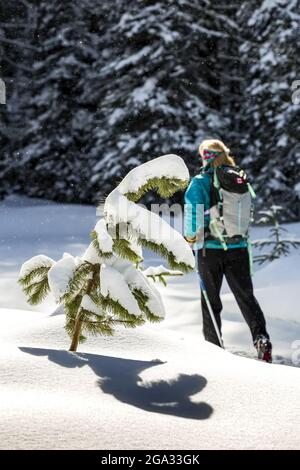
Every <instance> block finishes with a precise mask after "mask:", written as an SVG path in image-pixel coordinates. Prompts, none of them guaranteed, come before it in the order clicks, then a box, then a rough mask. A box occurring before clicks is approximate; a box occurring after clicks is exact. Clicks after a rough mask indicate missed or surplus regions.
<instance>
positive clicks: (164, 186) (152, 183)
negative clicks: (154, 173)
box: [125, 177, 189, 202]
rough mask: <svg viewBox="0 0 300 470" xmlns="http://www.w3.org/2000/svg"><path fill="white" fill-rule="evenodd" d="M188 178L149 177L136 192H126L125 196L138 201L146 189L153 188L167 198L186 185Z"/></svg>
mask: <svg viewBox="0 0 300 470" xmlns="http://www.w3.org/2000/svg"><path fill="white" fill-rule="evenodd" d="M188 183H189V181H188V180H186V181H185V180H180V179H179V178H167V177H160V178H158V177H156V178H151V179H149V180H148V181H147V183H146V184H144V185H143V186H141V187H140V188H139V190H138V191H136V192H128V193H126V194H125V196H126V197H127V198H128V199H129V200H130V201H133V202H137V201H139V200H140V199H141V198H142V196H144V194H146V193H147V192H148V191H152V190H155V191H156V192H157V193H158V194H159V195H160V196H161V197H163V198H168V197H171V196H173V194H174V193H176V192H177V191H180V190H183V189H185V188H186V187H187V185H188Z"/></svg>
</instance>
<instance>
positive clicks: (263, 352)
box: [254, 335, 272, 362]
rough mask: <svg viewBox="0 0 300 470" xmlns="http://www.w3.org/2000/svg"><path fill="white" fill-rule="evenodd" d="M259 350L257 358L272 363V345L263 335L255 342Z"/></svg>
mask: <svg viewBox="0 0 300 470" xmlns="http://www.w3.org/2000/svg"><path fill="white" fill-rule="evenodd" d="M254 346H255V348H256V350H257V357H258V359H259V360H260V361H265V362H272V343H271V341H270V340H269V339H268V338H266V337H265V336H263V335H260V336H258V337H257V338H256V340H255V341H254Z"/></svg>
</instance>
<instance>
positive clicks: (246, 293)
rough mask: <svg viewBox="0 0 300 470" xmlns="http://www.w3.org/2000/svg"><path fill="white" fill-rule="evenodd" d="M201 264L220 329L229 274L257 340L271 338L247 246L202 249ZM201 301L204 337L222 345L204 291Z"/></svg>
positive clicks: (233, 290) (203, 279)
mask: <svg viewBox="0 0 300 470" xmlns="http://www.w3.org/2000/svg"><path fill="white" fill-rule="evenodd" d="M198 268H199V273H200V276H201V278H202V281H203V283H204V286H205V289H206V292H207V295H208V298H209V301H210V304H211V307H212V310H213V312H214V315H215V319H216V321H217V324H218V326H219V329H220V331H221V315H220V314H221V310H222V302H221V298H220V290H221V285H222V280H223V275H224V274H225V277H226V280H227V282H228V285H229V287H230V289H231V290H232V293H233V295H234V297H235V299H236V301H237V303H238V306H239V307H240V310H241V312H242V314H243V316H244V318H245V321H246V322H247V325H248V326H249V328H250V331H251V334H252V339H253V341H255V339H256V337H257V336H258V335H264V336H266V337H267V338H269V335H268V333H267V331H266V321H265V318H264V314H263V312H262V310H261V308H260V306H259V304H258V302H257V300H256V298H255V297H254V293H253V284H252V279H251V275H250V266H249V255H248V250H247V248H232V249H228V250H227V251H224V250H222V249H213V248H207V249H206V250H205V251H204V250H200V251H199V256H198ZM201 305H202V315H203V334H204V337H205V339H206V340H207V341H210V342H211V343H214V344H217V345H218V346H220V344H219V341H218V337H217V334H216V332H215V329H214V326H213V323H212V320H211V317H210V314H209V310H208V307H207V305H206V301H205V298H204V296H203V293H202V292H201Z"/></svg>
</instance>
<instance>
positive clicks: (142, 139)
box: [86, 0, 237, 195]
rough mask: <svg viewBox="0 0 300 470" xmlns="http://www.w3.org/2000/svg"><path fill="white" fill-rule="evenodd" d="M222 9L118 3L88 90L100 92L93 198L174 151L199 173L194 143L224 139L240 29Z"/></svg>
mask: <svg viewBox="0 0 300 470" xmlns="http://www.w3.org/2000/svg"><path fill="white" fill-rule="evenodd" d="M221 3H222V2H218V4H214V2H210V1H207V0H201V1H197V2H195V1H194V0H181V1H180V2H178V1H173V0H171V1H168V2H163V1H161V0H139V1H136V0H131V1H126V2H120V3H119V10H118V11H115V12H114V15H112V22H111V26H110V28H108V30H107V32H106V34H105V35H104V37H103V48H102V54H101V56H100V57H99V60H98V62H97V65H96V69H97V71H98V73H99V74H98V75H97V76H96V77H95V80H94V82H92V83H91V86H90V87H87V88H86V93H90V92H91V90H93V91H92V93H93V94H95V92H96V90H99V91H100V95H99V96H100V98H99V107H98V109H97V121H98V128H96V129H94V132H93V139H92V142H93V143H94V146H93V148H92V149H91V157H92V158H93V160H94V162H95V165H94V167H93V179H92V183H93V185H92V186H91V190H92V193H91V194H92V195H93V194H95V193H97V189H98V190H99V189H100V190H103V189H104V190H105V191H107V190H108V189H109V188H110V185H111V178H113V179H114V178H120V177H121V176H122V175H123V174H124V172H126V171H127V170H128V169H130V168H131V167H132V166H134V165H136V164H138V163H140V162H142V161H146V160H148V159H151V158H153V157H154V156H158V155H160V154H165V153H169V152H175V153H178V154H179V155H182V156H183V157H184V158H185V159H186V161H187V163H188V164H189V166H190V168H193V167H197V168H199V157H198V156H197V154H198V152H197V146H198V144H199V141H200V140H201V139H202V138H204V137H207V136H216V137H225V136H226V135H227V134H228V131H229V128H230V119H229V113H228V104H229V102H230V100H229V99H228V98H227V96H228V95H226V94H225V93H223V92H224V91H225V90H227V89H228V88H230V86H231V85H232V83H233V82H234V80H235V77H230V73H228V72H227V71H226V70H225V66H226V63H227V64H228V63H231V62H234V61H236V57H234V50H233V49H232V48H231V44H232V42H233V39H232V33H236V29H237V27H236V25H235V23H234V20H233V19H234V16H235V9H234V8H232V9H230V10H229V11H228V12H227V11H226V12H225V13H223V12H222V5H221ZM223 3H224V2H223ZM235 49H236V50H237V43H235ZM230 54H231V56H230ZM230 61H231V62H230ZM232 86H233V85H232ZM225 95H226V96H225ZM103 174H105V175H106V178H105V179H104V178H103Z"/></svg>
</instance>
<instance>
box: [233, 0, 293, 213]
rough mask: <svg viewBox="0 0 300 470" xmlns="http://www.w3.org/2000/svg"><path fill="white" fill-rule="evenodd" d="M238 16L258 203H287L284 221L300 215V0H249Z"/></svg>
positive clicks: (246, 134)
mask: <svg viewBox="0 0 300 470" xmlns="http://www.w3.org/2000/svg"><path fill="white" fill-rule="evenodd" d="M238 18H239V21H240V26H241V28H242V32H243V35H244V36H245V37H246V39H247V40H246V41H244V42H243V44H242V45H241V49H240V50H241V54H242V62H243V64H244V70H245V89H244V104H243V106H242V108H241V114H240V118H241V119H242V120H243V124H242V127H243V129H244V131H243V134H242V135H243V138H242V143H243V144H244V146H245V153H246V157H245V160H244V164H245V165H246V166H247V167H248V168H249V170H250V171H251V172H252V176H254V181H255V182H256V189H257V194H258V204H259V205H260V206H263V205H265V201H269V202H273V203H275V204H277V205H282V206H283V207H284V212H283V214H282V216H283V218H284V219H291V218H298V217H299V215H300V205H299V201H300V197H299V190H298V191H297V187H296V185H297V183H298V181H299V172H300V142H299V135H300V108H299V104H296V103H294V102H293V100H292V94H293V89H292V85H293V82H294V81H295V80H297V79H299V76H298V74H299V69H300V58H299V53H298V49H297V48H298V42H299V41H298V39H299V21H300V1H299V0H293V1H290V0H274V1H267V0H256V1H255V2H243V6H242V8H241V10H240V12H239V15H238ZM241 137H242V136H241Z"/></svg>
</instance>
